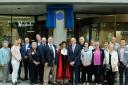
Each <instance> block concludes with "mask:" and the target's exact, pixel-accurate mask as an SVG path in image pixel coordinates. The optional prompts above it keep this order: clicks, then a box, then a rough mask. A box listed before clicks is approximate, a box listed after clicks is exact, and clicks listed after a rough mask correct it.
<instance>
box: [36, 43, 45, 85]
mask: <svg viewBox="0 0 128 85" xmlns="http://www.w3.org/2000/svg"><path fill="white" fill-rule="evenodd" d="M38 53H39V62H40V64H39V66H38V67H39V71H38V72H39V73H38V74H39V80H40V84H43V81H44V79H43V77H44V64H45V62H46V45H44V44H40V45H39V46H38Z"/></svg>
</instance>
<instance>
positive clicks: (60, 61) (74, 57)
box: [0, 34, 128, 85]
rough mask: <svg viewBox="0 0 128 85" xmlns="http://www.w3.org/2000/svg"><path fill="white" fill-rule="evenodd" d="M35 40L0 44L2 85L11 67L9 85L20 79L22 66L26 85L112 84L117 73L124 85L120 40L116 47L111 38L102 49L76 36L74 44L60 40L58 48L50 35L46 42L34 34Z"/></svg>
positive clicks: (126, 53)
mask: <svg viewBox="0 0 128 85" xmlns="http://www.w3.org/2000/svg"><path fill="white" fill-rule="evenodd" d="M36 40H37V42H32V43H31V44H30V39H29V38H28V37H26V38H25V39H24V42H25V43H22V42H21V39H16V40H14V42H13V45H12V47H11V48H9V47H8V44H9V42H8V41H6V40H4V41H3V47H2V48H1V49H0V64H1V66H2V74H3V77H2V78H3V83H6V82H7V81H8V75H9V68H10V64H11V66H12V84H13V85H17V84H18V79H21V75H20V74H21V67H24V80H28V79H30V85H34V84H36V83H40V84H44V85H48V83H49V82H50V83H52V84H53V85H57V84H58V83H59V85H60V84H62V85H63V84H68V85H69V84H71V85H78V83H83V84H84V85H90V84H91V83H92V82H93V83H95V84H96V85H102V84H103V82H105V81H106V82H107V83H108V85H114V84H115V82H116V79H117V75H118V73H119V83H120V85H128V47H127V45H126V41H125V39H121V40H120V44H119V43H117V42H116V38H115V37H112V40H111V41H110V42H108V41H105V42H104V46H102V47H101V46H100V45H101V44H100V43H99V42H98V41H94V40H92V41H91V43H88V42H86V41H85V39H84V37H80V38H79V42H78V43H77V41H76V38H74V37H73V38H71V39H70V43H68V44H67V42H66V41H62V42H61V43H60V44H59V47H57V46H56V45H54V44H53V40H54V39H53V37H51V36H50V37H48V39H46V38H45V37H41V36H40V35H39V34H37V35H36ZM22 64H23V65H22ZM124 74H125V80H124ZM93 75H94V77H93ZM38 81H39V82H38ZM123 81H124V82H123Z"/></svg>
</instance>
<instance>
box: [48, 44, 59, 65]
mask: <svg viewBox="0 0 128 85" xmlns="http://www.w3.org/2000/svg"><path fill="white" fill-rule="evenodd" d="M53 47H54V49H55V58H54V54H53V52H52V51H51V49H50V47H49V45H48V44H47V45H46V53H47V57H46V61H47V63H48V65H49V66H53V64H57V61H58V57H57V47H56V45H53Z"/></svg>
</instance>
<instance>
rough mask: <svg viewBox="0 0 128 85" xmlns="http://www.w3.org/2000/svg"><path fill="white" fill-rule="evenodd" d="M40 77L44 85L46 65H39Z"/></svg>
mask: <svg viewBox="0 0 128 85" xmlns="http://www.w3.org/2000/svg"><path fill="white" fill-rule="evenodd" d="M38 76H39V81H40V83H43V81H44V64H42V63H40V64H39V65H38Z"/></svg>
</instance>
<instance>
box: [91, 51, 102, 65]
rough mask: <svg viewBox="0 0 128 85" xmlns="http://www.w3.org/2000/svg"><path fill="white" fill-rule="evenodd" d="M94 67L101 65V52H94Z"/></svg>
mask: <svg viewBox="0 0 128 85" xmlns="http://www.w3.org/2000/svg"><path fill="white" fill-rule="evenodd" d="M93 63H94V65H101V54H100V50H95V51H94V59H93Z"/></svg>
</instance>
